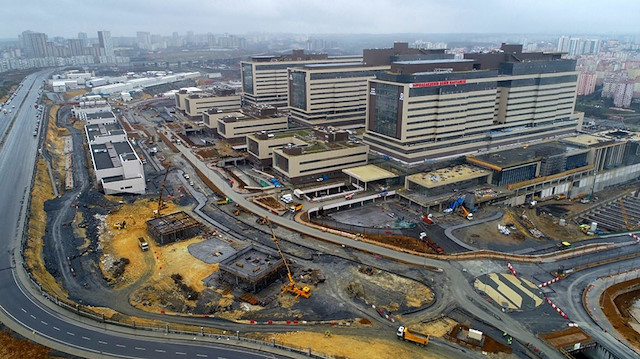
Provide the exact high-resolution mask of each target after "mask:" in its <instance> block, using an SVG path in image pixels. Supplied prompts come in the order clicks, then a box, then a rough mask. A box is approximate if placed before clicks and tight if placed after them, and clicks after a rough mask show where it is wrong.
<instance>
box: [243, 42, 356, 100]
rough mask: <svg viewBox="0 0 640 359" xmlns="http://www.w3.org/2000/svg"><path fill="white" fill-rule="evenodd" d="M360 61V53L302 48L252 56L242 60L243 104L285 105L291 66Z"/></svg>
mask: <svg viewBox="0 0 640 359" xmlns="http://www.w3.org/2000/svg"><path fill="white" fill-rule="evenodd" d="M361 61H362V57H361V56H339V57H330V56H328V55H327V54H305V53H304V51H303V50H293V52H292V53H291V54H290V55H281V56H253V57H252V58H251V61H241V62H240V67H241V77H242V102H243V105H255V106H259V105H271V106H274V107H286V106H287V105H288V87H289V85H288V78H287V75H288V74H287V69H288V68H289V67H298V66H305V65H310V64H335V63H352V62H361Z"/></svg>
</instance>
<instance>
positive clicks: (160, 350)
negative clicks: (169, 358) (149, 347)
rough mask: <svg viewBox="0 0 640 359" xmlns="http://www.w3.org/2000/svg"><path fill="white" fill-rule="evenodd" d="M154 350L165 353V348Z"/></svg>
mask: <svg viewBox="0 0 640 359" xmlns="http://www.w3.org/2000/svg"><path fill="white" fill-rule="evenodd" d="M155 351H157V352H158V353H166V352H167V351H166V350H162V349H156V350H155Z"/></svg>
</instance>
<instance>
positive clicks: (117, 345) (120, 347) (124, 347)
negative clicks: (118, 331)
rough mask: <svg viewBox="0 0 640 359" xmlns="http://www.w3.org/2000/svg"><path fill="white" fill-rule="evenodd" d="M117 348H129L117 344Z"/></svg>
mask: <svg viewBox="0 0 640 359" xmlns="http://www.w3.org/2000/svg"><path fill="white" fill-rule="evenodd" d="M116 346H117V347H120V348H126V347H127V346H126V345H122V344H116Z"/></svg>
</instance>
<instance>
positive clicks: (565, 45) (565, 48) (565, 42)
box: [556, 36, 570, 52]
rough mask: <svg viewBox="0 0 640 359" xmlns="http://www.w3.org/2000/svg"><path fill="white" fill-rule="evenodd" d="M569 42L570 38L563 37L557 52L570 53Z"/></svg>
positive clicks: (559, 40)
mask: <svg viewBox="0 0 640 359" xmlns="http://www.w3.org/2000/svg"><path fill="white" fill-rule="evenodd" d="M569 40H570V37H569V36H561V37H560V38H559V39H558V47H557V48H556V50H558V52H569Z"/></svg>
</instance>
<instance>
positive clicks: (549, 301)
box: [544, 298, 569, 319]
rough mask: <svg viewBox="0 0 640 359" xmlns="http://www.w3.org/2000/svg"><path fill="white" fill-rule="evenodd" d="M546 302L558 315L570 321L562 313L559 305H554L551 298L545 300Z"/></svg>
mask: <svg viewBox="0 0 640 359" xmlns="http://www.w3.org/2000/svg"><path fill="white" fill-rule="evenodd" d="M544 300H545V301H546V302H547V303H549V305H551V308H553V309H555V310H556V312H558V314H560V315H561V316H562V317H563V318H564V319H569V317H567V315H566V314H565V313H564V312H563V311H562V309H560V308H558V306H557V305H555V304H553V302H551V300H550V299H549V298H544Z"/></svg>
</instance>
